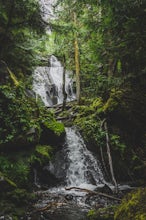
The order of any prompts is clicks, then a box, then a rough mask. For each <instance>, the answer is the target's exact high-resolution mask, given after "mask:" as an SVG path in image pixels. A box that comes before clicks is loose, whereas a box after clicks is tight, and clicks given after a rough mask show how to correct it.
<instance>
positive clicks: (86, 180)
mask: <svg viewBox="0 0 146 220" xmlns="http://www.w3.org/2000/svg"><path fill="white" fill-rule="evenodd" d="M46 169H47V170H48V171H50V172H51V174H53V175H55V177H56V178H64V183H63V185H64V186H67V187H81V188H86V189H94V188H96V187H98V186H100V185H101V184H104V183H105V180H104V177H103V174H102V170H101V168H100V164H99V162H98V160H97V158H95V157H94V156H93V154H92V153H91V152H90V151H89V150H88V149H87V147H86V145H85V143H84V141H83V138H82V137H81V135H80V133H79V132H78V131H77V130H76V129H75V128H66V143H65V146H64V147H63V149H62V150H61V151H59V152H58V153H57V154H56V158H55V159H54V162H51V163H50V165H49V166H48V167H46Z"/></svg>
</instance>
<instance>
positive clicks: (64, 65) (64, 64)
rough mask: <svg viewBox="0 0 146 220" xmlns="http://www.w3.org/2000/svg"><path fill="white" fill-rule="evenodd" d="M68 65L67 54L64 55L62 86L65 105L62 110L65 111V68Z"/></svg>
mask: <svg viewBox="0 0 146 220" xmlns="http://www.w3.org/2000/svg"><path fill="white" fill-rule="evenodd" d="M65 67H66V58H65V55H64V56H63V87H62V92H63V105H62V111H64V109H65V106H66V99H67V93H66V91H65V69H66V68H65Z"/></svg>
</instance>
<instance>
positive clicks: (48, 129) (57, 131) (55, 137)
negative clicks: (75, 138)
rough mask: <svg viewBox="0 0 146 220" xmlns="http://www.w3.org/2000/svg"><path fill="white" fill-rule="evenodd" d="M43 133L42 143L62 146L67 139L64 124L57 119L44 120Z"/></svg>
mask: <svg viewBox="0 0 146 220" xmlns="http://www.w3.org/2000/svg"><path fill="white" fill-rule="evenodd" d="M41 128H42V133H41V137H40V143H41V144H49V145H53V146H60V145H62V144H63V143H64V140H65V128H64V125H63V124H62V123H60V122H57V121H55V120H54V121H51V122H48V121H44V122H43V124H42V126H41Z"/></svg>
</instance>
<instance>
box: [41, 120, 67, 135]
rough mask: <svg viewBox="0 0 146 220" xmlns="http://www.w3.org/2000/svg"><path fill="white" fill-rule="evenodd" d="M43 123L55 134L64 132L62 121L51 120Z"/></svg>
mask: <svg viewBox="0 0 146 220" xmlns="http://www.w3.org/2000/svg"><path fill="white" fill-rule="evenodd" d="M44 125H45V127H46V128H48V129H50V130H51V131H53V132H54V133H55V134H56V135H57V136H60V135H61V134H62V133H64V132H65V128H64V125H63V123H60V122H57V121H52V122H48V121H45V122H44Z"/></svg>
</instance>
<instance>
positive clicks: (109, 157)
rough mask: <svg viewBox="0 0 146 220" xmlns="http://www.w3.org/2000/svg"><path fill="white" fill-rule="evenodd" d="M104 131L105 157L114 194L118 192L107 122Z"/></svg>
mask: <svg viewBox="0 0 146 220" xmlns="http://www.w3.org/2000/svg"><path fill="white" fill-rule="evenodd" d="M104 130H105V132H106V147H107V155H108V161H109V167H110V173H111V178H112V181H113V184H114V185H115V192H116V193H117V192H118V184H117V181H116V178H115V175H114V170H113V162H112V157H111V150H110V139H109V134H108V127H107V122H106V121H105V122H104Z"/></svg>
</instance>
